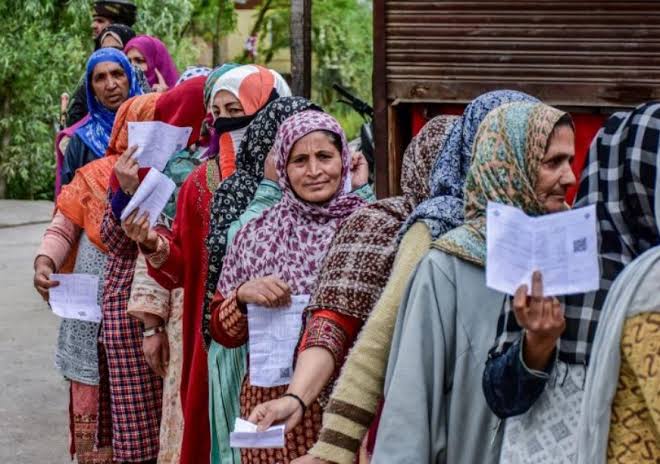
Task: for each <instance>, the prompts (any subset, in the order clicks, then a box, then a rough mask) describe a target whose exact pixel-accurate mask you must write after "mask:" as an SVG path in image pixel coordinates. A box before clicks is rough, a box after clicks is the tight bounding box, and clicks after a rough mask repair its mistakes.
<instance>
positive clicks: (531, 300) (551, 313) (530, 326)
mask: <svg viewBox="0 0 660 464" xmlns="http://www.w3.org/2000/svg"><path fill="white" fill-rule="evenodd" d="M513 311H514V314H515V316H516V320H517V321H518V325H519V326H520V327H522V328H523V329H525V331H526V333H525V347H526V348H527V349H528V350H527V351H529V352H530V355H531V357H532V359H535V358H537V357H538V356H537V354H538V353H542V354H543V355H542V356H541V358H545V357H547V356H545V355H546V354H547V355H549V353H551V352H552V350H553V349H554V347H555V345H556V343H557V339H558V338H559V337H560V336H561V334H562V333H563V332H564V329H565V328H566V319H565V318H564V310H563V308H562V306H561V303H560V302H559V300H557V298H554V297H544V296H543V277H542V275H541V273H540V272H538V271H536V272H534V274H533V276H532V296H531V297H529V296H527V285H521V286H520V287H519V288H518V290H516V294H515V295H514V297H513ZM526 357H527V356H526ZM532 364H537V365H538V364H539V363H535V362H532ZM540 364H543V365H541V366H540V368H543V367H544V364H545V363H540ZM531 367H532V368H536V369H538V368H539V367H538V366H531Z"/></svg>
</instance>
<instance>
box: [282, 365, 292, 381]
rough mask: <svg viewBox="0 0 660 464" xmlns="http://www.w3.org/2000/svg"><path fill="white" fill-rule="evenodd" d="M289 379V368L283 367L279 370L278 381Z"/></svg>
mask: <svg viewBox="0 0 660 464" xmlns="http://www.w3.org/2000/svg"><path fill="white" fill-rule="evenodd" d="M289 377H291V368H290V367H283V368H281V369H280V379H288V378H289Z"/></svg>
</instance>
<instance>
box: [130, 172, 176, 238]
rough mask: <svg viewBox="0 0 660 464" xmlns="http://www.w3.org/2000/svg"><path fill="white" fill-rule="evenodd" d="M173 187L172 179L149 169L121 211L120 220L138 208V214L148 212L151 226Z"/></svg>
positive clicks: (165, 203)
mask: <svg viewBox="0 0 660 464" xmlns="http://www.w3.org/2000/svg"><path fill="white" fill-rule="evenodd" d="M175 188H176V184H175V183H174V181H172V179H170V178H169V177H167V176H166V175H165V174H163V173H162V172H160V171H157V170H155V169H151V170H149V173H148V174H147V175H146V176H145V177H144V179H142V182H140V186H139V187H138V189H137V190H136V191H135V193H134V194H133V197H132V198H131V200H130V201H129V202H128V205H126V208H124V211H123V212H122V213H121V220H122V221H123V220H125V219H126V218H127V217H128V216H129V215H130V214H131V213H132V212H133V211H135V210H136V209H137V210H139V213H138V216H142V215H143V214H144V213H148V214H149V225H150V226H151V227H153V226H154V225H155V224H156V221H157V220H158V217H159V216H160V213H162V212H163V210H164V209H165V205H167V201H168V200H169V199H170V196H172V193H173V192H174V189H175Z"/></svg>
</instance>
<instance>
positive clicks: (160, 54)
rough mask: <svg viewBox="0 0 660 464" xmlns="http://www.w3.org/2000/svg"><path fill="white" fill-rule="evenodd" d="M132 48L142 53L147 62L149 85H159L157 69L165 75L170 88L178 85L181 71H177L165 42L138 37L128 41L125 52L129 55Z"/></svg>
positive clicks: (149, 37)
mask: <svg viewBox="0 0 660 464" xmlns="http://www.w3.org/2000/svg"><path fill="white" fill-rule="evenodd" d="M132 48H135V49H137V50H138V51H139V52H140V53H142V55H143V56H144V59H145V61H146V62H147V70H146V71H145V73H144V75H145V76H146V78H147V82H149V85H151V86H153V85H154V84H157V83H158V76H157V75H156V69H158V71H159V72H160V73H161V74H162V75H163V78H164V79H165V83H166V84H167V86H168V87H169V88H172V87H174V86H175V85H176V81H177V79H179V71H177V69H176V65H175V64H174V60H172V57H171V56H170V52H168V51H167V47H166V46H165V44H164V43H163V42H161V41H160V40H158V39H157V38H156V37H152V36H150V35H138V36H137V37H134V38H132V39H131V40H129V41H128V43H127V44H126V46H125V47H124V52H125V53H128V51H129V50H130V49H132Z"/></svg>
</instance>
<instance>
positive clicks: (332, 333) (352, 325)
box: [298, 309, 364, 374]
mask: <svg viewBox="0 0 660 464" xmlns="http://www.w3.org/2000/svg"><path fill="white" fill-rule="evenodd" d="M363 323H364V321H362V320H361V319H360V318H357V317H354V316H348V315H346V314H341V313H338V312H337V311H333V310H331V309H320V310H318V311H314V312H313V313H312V317H311V318H309V320H307V322H306V324H305V332H304V333H303V337H302V340H301V341H300V347H299V348H298V353H302V352H303V351H305V350H307V349H309V348H312V347H315V346H316V347H321V348H325V349H326V350H328V351H329V352H330V353H331V354H332V357H333V358H335V374H338V373H339V369H341V366H343V365H344V361H345V359H346V355H347V354H348V350H350V349H351V347H352V346H353V343H355V339H356V338H357V335H358V333H359V332H360V329H361V328H362V325H363Z"/></svg>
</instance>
